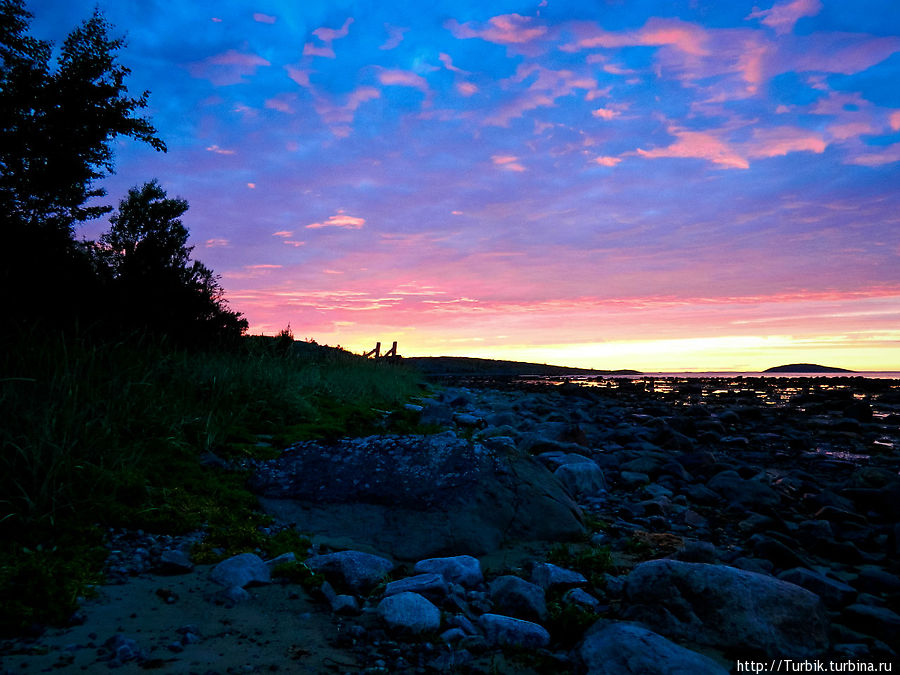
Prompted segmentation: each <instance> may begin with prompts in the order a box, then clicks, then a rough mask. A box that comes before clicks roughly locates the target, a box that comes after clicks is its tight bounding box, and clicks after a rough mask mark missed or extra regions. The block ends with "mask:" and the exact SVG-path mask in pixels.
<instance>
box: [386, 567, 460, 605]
mask: <svg viewBox="0 0 900 675" xmlns="http://www.w3.org/2000/svg"><path fill="white" fill-rule="evenodd" d="M407 591H409V592H410V593H418V594H419V595H424V596H425V597H426V598H428V599H430V600H437V601H440V600H443V599H444V598H446V597H447V594H448V593H449V592H450V587H449V586H448V585H447V580H446V579H444V577H442V576H441V575H440V574H434V573H432V574H417V575H416V576H413V577H407V578H406V579H400V580H398V581H392V582H391V583H389V584H388V585H387V587H386V588H385V589H384V595H385V597H387V596H389V595H396V594H397V593H404V592H407Z"/></svg>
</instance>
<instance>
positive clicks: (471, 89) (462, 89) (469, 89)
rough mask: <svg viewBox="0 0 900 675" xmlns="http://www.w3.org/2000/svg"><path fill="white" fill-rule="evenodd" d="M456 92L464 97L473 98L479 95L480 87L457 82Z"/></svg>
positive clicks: (469, 83)
mask: <svg viewBox="0 0 900 675" xmlns="http://www.w3.org/2000/svg"><path fill="white" fill-rule="evenodd" d="M456 91H458V92H459V93H460V94H462V95H463V96H472V95H473V94H476V93H478V87H477V86H475V85H474V84H472V83H471V82H457V83H456Z"/></svg>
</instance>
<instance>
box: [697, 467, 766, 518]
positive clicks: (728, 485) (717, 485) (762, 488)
mask: <svg viewBox="0 0 900 675" xmlns="http://www.w3.org/2000/svg"><path fill="white" fill-rule="evenodd" d="M706 487H708V488H709V489H710V490H712V491H713V492H715V493H717V494H719V495H721V496H722V497H723V498H724V499H725V500H726V501H728V502H730V503H732V504H738V505H739V506H743V507H746V508H749V509H757V508H764V507H767V506H777V505H778V503H779V502H780V501H781V498H780V497H779V496H778V493H777V492H775V490H773V489H772V488H770V487H769V486H768V485H766V484H765V483H762V482H760V481H758V480H752V479H744V478H741V476H740V474H739V473H738V472H737V471H732V470H731V469H726V470H725V471H721V472H719V473H717V474H716V475H715V476H713V477H712V478H711V479H710V480H709V481H708V482H707V483H706Z"/></svg>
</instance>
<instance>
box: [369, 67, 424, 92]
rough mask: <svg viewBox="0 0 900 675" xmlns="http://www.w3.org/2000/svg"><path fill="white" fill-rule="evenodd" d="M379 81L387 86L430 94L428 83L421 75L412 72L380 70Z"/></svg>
mask: <svg viewBox="0 0 900 675" xmlns="http://www.w3.org/2000/svg"><path fill="white" fill-rule="evenodd" d="M378 81H379V82H381V84H383V85H386V86H399V87H413V88H415V89H419V90H421V91H423V92H424V93H426V94H428V93H429V91H430V90H429V88H428V82H427V81H426V80H425V78H423V77H422V76H421V75H417V74H416V73H414V72H412V71H411V70H400V69H390V68H387V69H380V70H379V71H378Z"/></svg>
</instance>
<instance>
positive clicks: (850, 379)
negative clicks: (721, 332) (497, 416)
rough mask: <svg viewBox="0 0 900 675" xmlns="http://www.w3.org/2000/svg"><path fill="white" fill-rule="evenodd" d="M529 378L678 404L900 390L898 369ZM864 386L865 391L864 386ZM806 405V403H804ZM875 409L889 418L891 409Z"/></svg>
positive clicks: (772, 401) (775, 402)
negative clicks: (640, 393) (639, 393)
mask: <svg viewBox="0 0 900 675" xmlns="http://www.w3.org/2000/svg"><path fill="white" fill-rule="evenodd" d="M523 381H524V382H528V383H543V384H563V383H572V384H577V385H580V386H583V387H597V388H603V389H611V390H621V391H635V392H637V391H644V392H647V393H651V394H654V395H655V396H657V397H659V398H662V399H670V400H672V401H673V402H674V403H676V404H683V405H695V404H698V403H705V402H711V401H723V402H724V401H739V400H741V399H748V400H752V401H754V402H757V403H764V404H766V405H771V406H783V405H786V404H788V403H789V402H790V401H792V400H795V399H798V397H816V396H823V395H827V396H846V397H847V398H854V399H857V400H866V399H867V398H868V395H867V393H865V390H870V389H872V388H873V387H874V388H877V389H878V391H880V392H885V391H896V392H900V372H883V373H858V374H857V373H854V374H853V375H851V376H848V375H846V374H833V373H826V374H822V375H820V374H818V373H817V374H799V373H771V374H770V373H765V374H764V373H741V374H736V373H651V374H642V375H612V376H609V375H575V376H572V377H527V378H523ZM860 389H863V390H864V391H860ZM800 409H802V408H800ZM874 414H875V415H876V416H879V417H886V416H887V415H888V414H890V413H889V411H884V410H878V411H874Z"/></svg>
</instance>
